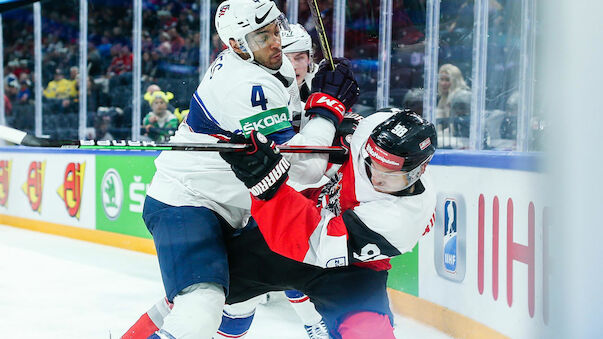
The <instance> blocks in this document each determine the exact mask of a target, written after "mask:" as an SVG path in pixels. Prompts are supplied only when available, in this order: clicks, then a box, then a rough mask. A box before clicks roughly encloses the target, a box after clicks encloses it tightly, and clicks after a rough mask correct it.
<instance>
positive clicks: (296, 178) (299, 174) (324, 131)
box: [286, 117, 335, 185]
mask: <svg viewBox="0 0 603 339" xmlns="http://www.w3.org/2000/svg"><path fill="white" fill-rule="evenodd" d="M334 134H335V127H334V126H333V123H332V122H330V121H329V120H327V119H324V118H321V117H315V118H313V119H312V120H310V121H309V122H308V123H307V124H306V126H304V128H303V129H302V130H301V131H300V133H298V134H296V135H295V136H294V137H293V138H291V139H290V140H289V141H288V142H287V145H311V146H312V145H313V146H330V145H331V143H332V142H333V135H334ZM286 157H287V159H288V160H289V161H290V162H291V165H292V166H291V170H290V171H289V175H290V178H291V180H292V181H293V182H295V183H298V184H302V185H309V184H314V183H316V182H318V181H319V180H320V179H321V178H322V176H323V174H324V173H325V171H326V169H327V163H328V158H329V157H328V156H327V155H324V154H292V153H289V154H287V155H286Z"/></svg>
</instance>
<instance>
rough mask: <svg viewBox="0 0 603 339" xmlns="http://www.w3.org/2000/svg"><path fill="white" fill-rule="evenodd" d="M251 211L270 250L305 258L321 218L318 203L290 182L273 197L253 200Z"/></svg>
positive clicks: (288, 255) (298, 259)
mask: <svg viewBox="0 0 603 339" xmlns="http://www.w3.org/2000/svg"><path fill="white" fill-rule="evenodd" d="M251 214H252V215H253V217H254V219H255V220H256V222H257V223H258V226H259V228H260V231H261V232H262V235H263V236H264V239H265V240H266V243H267V244H268V246H269V247H270V249H271V250H273V251H274V252H276V253H278V254H280V255H283V256H285V257H288V258H290V259H293V260H297V261H303V260H304V257H305V256H306V253H307V252H308V249H309V246H310V245H309V239H310V236H311V235H312V233H313V232H314V230H315V228H316V227H317V225H318V224H319V223H320V220H321V216H320V212H319V210H318V208H317V207H316V206H315V204H314V203H313V202H312V201H311V200H309V199H307V198H305V197H304V196H303V195H302V194H301V193H299V192H296V191H295V190H294V189H293V188H291V187H289V186H288V185H282V186H281V187H280V189H279V190H278V192H277V193H276V195H275V196H274V197H272V199H270V200H267V201H263V200H258V199H252V203H251Z"/></svg>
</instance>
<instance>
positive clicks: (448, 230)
mask: <svg viewBox="0 0 603 339" xmlns="http://www.w3.org/2000/svg"><path fill="white" fill-rule="evenodd" d="M456 225H457V205H456V201H454V200H452V199H447V200H446V202H445V203H444V239H443V240H444V241H443V242H442V245H443V246H444V268H445V269H446V271H448V272H450V273H456V262H457V260H456V253H457V243H456V239H457V236H456V235H457V230H456Z"/></svg>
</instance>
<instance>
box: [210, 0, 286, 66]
mask: <svg viewBox="0 0 603 339" xmlns="http://www.w3.org/2000/svg"><path fill="white" fill-rule="evenodd" d="M275 20H278V23H279V25H281V28H284V29H288V26H287V19H286V18H285V16H284V15H283V13H282V12H281V11H280V10H279V9H278V8H277V7H276V4H275V3H274V2H272V1H271V0H226V1H224V2H222V3H221V4H220V5H219V6H218V9H217V10H216V19H215V24H216V31H217V32H218V35H219V36H220V39H221V40H222V42H223V43H224V44H225V45H226V46H228V48H231V49H232V47H230V43H229V40H230V39H234V40H235V41H236V42H237V43H238V44H239V47H240V48H241V50H242V51H243V52H244V53H247V54H249V56H250V58H249V59H247V61H253V60H254V57H253V51H252V49H251V48H250V46H249V42H248V41H247V37H246V36H247V34H249V33H251V32H253V31H255V30H257V29H259V28H262V27H264V26H266V25H269V24H270V23H272V22H273V21H275ZM283 26H284V27H283Z"/></svg>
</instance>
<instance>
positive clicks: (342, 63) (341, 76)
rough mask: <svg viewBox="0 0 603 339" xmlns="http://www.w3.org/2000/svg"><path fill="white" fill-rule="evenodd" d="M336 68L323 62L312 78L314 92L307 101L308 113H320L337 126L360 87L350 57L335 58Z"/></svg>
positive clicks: (356, 96) (349, 107)
mask: <svg viewBox="0 0 603 339" xmlns="http://www.w3.org/2000/svg"><path fill="white" fill-rule="evenodd" d="M333 61H334V62H335V69H334V70H330V69H329V67H328V66H327V63H326V62H324V61H323V62H321V63H320V66H319V68H318V72H317V73H316V75H314V78H313V79H312V94H311V95H310V97H309V98H308V100H307V101H306V107H305V110H306V115H308V116H312V115H319V116H321V117H323V118H326V119H329V120H331V121H333V123H334V124H335V126H337V125H338V124H339V123H340V122H341V120H342V119H343V115H344V114H345V112H347V111H349V110H350V109H351V108H352V106H353V105H354V103H356V100H358V95H359V93H360V89H359V88H358V83H357V82H356V78H354V73H353V72H352V65H351V63H350V61H349V60H348V59H345V58H335V59H334V60H333Z"/></svg>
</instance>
